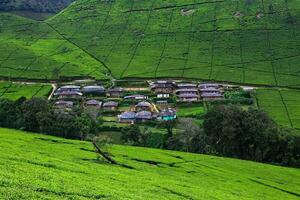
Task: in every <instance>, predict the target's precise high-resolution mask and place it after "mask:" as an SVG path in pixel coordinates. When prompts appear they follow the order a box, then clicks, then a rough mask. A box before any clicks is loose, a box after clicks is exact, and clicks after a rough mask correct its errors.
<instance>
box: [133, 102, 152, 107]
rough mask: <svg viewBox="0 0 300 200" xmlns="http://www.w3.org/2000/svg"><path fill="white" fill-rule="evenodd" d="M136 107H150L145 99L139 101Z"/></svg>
mask: <svg viewBox="0 0 300 200" xmlns="http://www.w3.org/2000/svg"><path fill="white" fill-rule="evenodd" d="M136 107H151V103H149V102H147V101H142V102H139V103H138V104H137V105H136Z"/></svg>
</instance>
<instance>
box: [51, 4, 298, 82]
mask: <svg viewBox="0 0 300 200" xmlns="http://www.w3.org/2000/svg"><path fill="white" fill-rule="evenodd" d="M246 2H250V3H248V4H247V3H246ZM262 2H263V3H262ZM182 9H190V10H193V11H194V12H193V13H192V14H189V15H188V16H182V14H181V10H182ZM299 9H300V3H299V2H298V1H296V0H287V1H285V0H272V1H271V0H265V1H260V0H251V1H233V0H228V1H213V0H207V1H205V0H165V1H162V0H159V1H158V0H154V1H149V0H147V1H146V0H140V1H134V0H126V1H124V0H123V1H121V0H116V1H99V0H80V1H77V2H75V3H74V4H72V5H71V6H70V7H69V8H67V9H66V10H64V11H63V12H62V13H60V14H59V15H57V16H56V17H54V18H52V20H50V23H51V24H52V25H53V26H54V27H55V28H56V29H57V30H58V31H59V32H61V33H63V34H64V35H65V36H66V37H67V38H69V39H70V40H72V41H73V42H75V43H76V44H78V45H79V46H81V47H82V48H84V49H86V50H87V51H89V52H90V53H92V54H93V55H95V56H96V57H97V58H99V59H100V60H102V61H103V62H104V63H106V65H107V66H108V67H109V68H110V69H111V70H112V72H113V74H114V75H115V76H116V77H124V78H126V77H164V76H167V77H187V78H198V79H215V80H219V81H223V80H224V81H232V82H237V83H253V84H267V85H281V86H299V85H300V77H299V76H300V74H299V67H298V65H297V62H298V61H299V59H300V58H299V50H300V47H299V45H300V34H299V32H300V26H299V23H300V16H299ZM237 13H240V15H239V14H237ZM289 15H290V16H291V17H289Z"/></svg>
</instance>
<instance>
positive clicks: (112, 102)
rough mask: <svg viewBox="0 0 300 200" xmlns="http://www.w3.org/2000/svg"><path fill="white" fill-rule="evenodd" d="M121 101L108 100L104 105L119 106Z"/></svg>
mask: <svg viewBox="0 0 300 200" xmlns="http://www.w3.org/2000/svg"><path fill="white" fill-rule="evenodd" d="M118 105H119V103H118V102H115V101H108V102H105V103H104V104H103V107H118Z"/></svg>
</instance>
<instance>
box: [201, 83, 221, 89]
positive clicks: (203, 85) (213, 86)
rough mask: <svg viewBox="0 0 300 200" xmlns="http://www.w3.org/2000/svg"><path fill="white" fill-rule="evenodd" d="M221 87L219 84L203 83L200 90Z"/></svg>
mask: <svg viewBox="0 0 300 200" xmlns="http://www.w3.org/2000/svg"><path fill="white" fill-rule="evenodd" d="M219 87H220V85H219V84H217V83H202V84H200V85H199V88H219Z"/></svg>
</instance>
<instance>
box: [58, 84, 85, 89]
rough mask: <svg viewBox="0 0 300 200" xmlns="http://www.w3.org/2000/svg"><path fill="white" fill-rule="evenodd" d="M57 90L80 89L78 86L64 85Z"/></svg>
mask: <svg viewBox="0 0 300 200" xmlns="http://www.w3.org/2000/svg"><path fill="white" fill-rule="evenodd" d="M59 89H80V86H77V85H65V86H62V87H60V88H59Z"/></svg>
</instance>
